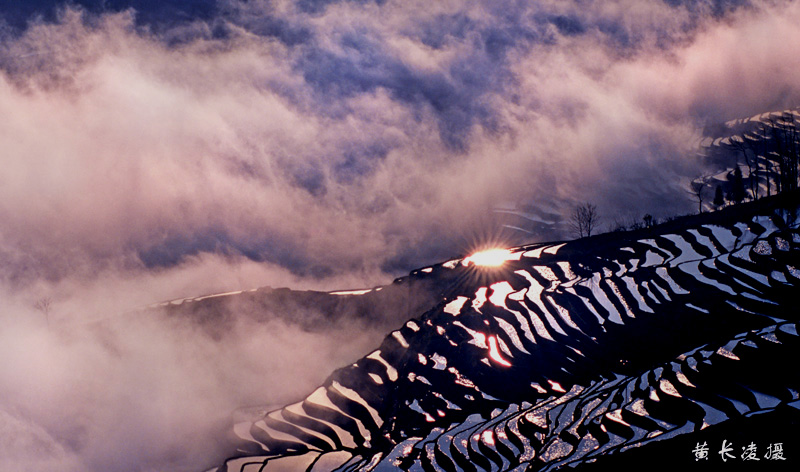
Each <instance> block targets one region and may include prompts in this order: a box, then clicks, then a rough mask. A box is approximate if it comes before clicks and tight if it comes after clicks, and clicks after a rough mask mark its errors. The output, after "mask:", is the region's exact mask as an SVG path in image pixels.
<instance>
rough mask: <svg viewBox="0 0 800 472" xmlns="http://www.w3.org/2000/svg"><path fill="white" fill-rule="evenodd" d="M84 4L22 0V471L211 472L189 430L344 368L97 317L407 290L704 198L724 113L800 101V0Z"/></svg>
mask: <svg viewBox="0 0 800 472" xmlns="http://www.w3.org/2000/svg"><path fill="white" fill-rule="evenodd" d="M60 3H61V2H57V1H44V0H40V1H30V2H0V5H2V8H0V38H1V39H2V40H1V41H0V114H1V115H2V117H3V121H2V125H0V156H2V157H1V159H2V167H0V300H2V301H0V310H2V312H1V314H2V317H0V323H2V324H1V325H0V326H2V327H3V329H4V330H5V331H0V333H2V334H0V358H4V359H11V361H4V362H3V367H2V369H0V394H2V395H0V397H1V398H3V400H2V402H3V403H0V456H5V455H6V453H7V451H13V450H22V451H23V452H21V453H19V454H18V456H19V464H21V465H20V470H34V469H36V470H39V469H38V465H41V464H39V463H36V464H34V465H30V464H33V462H32V461H34V459H33V458H34V457H36V455H35V454H30V455H29V454H27V453H25V452H24V451H26V450H28V449H31V448H33V449H31V450H34V451H35V450H37V449H36V447H38V446H35V444H39V442H36V441H41V444H45V445H46V448H47V450H48V451H49V452H48V453H47V454H44V455H42V457H45V459H42V460H51V459H52V460H53V461H56V462H58V463H60V464H61V465H62V467H61V469H60V470H67V471H72V470H75V471H77V470H98V471H99V470H109V469H108V468H107V467H108V466H109V464H115V466H116V468H115V470H160V469H159V466H158V464H162V465H161V467H163V464H167V463H168V464H171V465H170V467H172V469H171V470H192V467H198V464H203V461H204V460H206V459H207V458H208V456H209V453H205V455H203V454H200V456H195V455H194V453H195V452H196V448H197V447H196V445H195V446H190V445H188V444H189V443H179V444H177V445H175V446H174V447H173V446H172V443H169V441H164V440H163V439H164V438H171V437H172V436H173V434H174V429H172V428H174V425H175V424H176V423H181V422H183V421H185V422H186V423H187V424H186V427H187V428H190V429H191V427H192V425H199V426H198V427H197V428H196V429H197V430H199V431H206V430H207V429H209V428H210V427H211V426H209V425H212V424H213V425H217V423H218V422H219V421H221V420H220V418H224V417H226V416H225V414H226V413H223V414H222V415H221V416H218V417H215V418H212V419H208V420H207V421H206V422H204V420H203V417H205V416H204V415H208V414H211V412H218V411H221V410H225V409H226V408H229V407H230V408H235V407H236V406H240V405H241V404H242V402H246V401H259V398H260V395H259V393H258V392H256V390H260V389H263V392H265V393H264V395H263V396H264V397H265V398H266V397H269V398H272V399H273V400H275V401H278V400H277V399H280V401H284V400H285V399H286V398H288V397H289V396H291V395H292V394H297V393H298V392H302V391H304V389H307V388H308V386H309V385H313V384H314V382H318V381H319V379H321V378H324V375H325V373H326V372H327V370H328V367H329V364H325V365H324V366H316V367H309V371H311V372H308V373H307V374H308V375H307V376H306V372H301V373H298V374H297V376H299V377H301V378H300V379H298V380H297V381H295V380H294V379H291V378H289V379H288V380H286V381H280V382H276V381H275V380H274V379H276V378H283V377H281V376H283V375H286V374H288V373H289V372H293V370H292V369H290V368H288V367H287V364H286V362H284V361H283V360H279V361H276V362H271V361H269V359H267V358H265V356H264V355H263V353H262V352H260V351H259V350H258V349H256V347H254V346H256V345H261V346H270V349H271V350H272V351H270V352H272V353H273V354H274V355H276V356H278V359H283V358H281V357H280V356H279V355H278V354H277V353H283V355H285V356H286V358H287V359H294V358H295V357H293V356H295V354H292V355H289V354H290V353H294V352H295V351H294V350H296V351H297V353H298V354H297V355H301V354H299V353H301V352H304V351H302V349H300V347H301V346H304V345H306V344H307V343H314V344H315V345H322V346H325V347H323V348H322V349H323V350H324V349H330V350H335V349H336V342H330V339H328V342H325V341H324V340H323V339H321V338H319V336H317V335H316V334H310V333H304V332H299V331H297V329H296V328H293V327H291V326H283V325H281V326H278V325H275V326H269V327H265V326H260V327H253V328H252V329H244V328H242V329H243V330H242V333H247V334H248V336H240V335H239V334H238V333H231V335H230V336H231V337H230V339H226V340H224V342H217V341H209V340H206V339H204V338H203V337H202V336H203V335H202V334H198V333H197V332H195V330H193V328H191V326H189V327H187V326H182V325H180V324H175V323H172V324H165V323H164V322H163V320H161V319H160V318H159V317H158V316H156V315H154V316H153V317H152V318H148V319H147V320H140V321H133V320H129V319H125V318H119V319H116V321H114V322H109V323H108V324H107V325H104V326H105V328H103V329H107V330H108V333H112V334H113V335H112V334H108V333H106V334H103V333H104V332H98V330H97V329H95V328H94V327H92V328H87V327H86V326H88V325H86V324H85V323H86V322H87V320H89V319H97V318H105V317H108V316H110V315H111V314H116V313H120V312H124V311H126V310H129V309H130V308H132V307H136V306H141V305H146V304H149V303H153V302H156V301H160V300H166V299H171V298H179V297H185V296H196V295H202V294H206V293H214V292H221V291H226V290H235V289H248V288H254V287H258V286H263V285H272V286H290V287H296V288H322V289H334V288H357V287H361V286H372V285H376V284H380V283H386V282H388V281H390V280H391V279H392V278H393V277H395V276H398V275H402V274H405V273H407V272H408V270H410V269H413V268H415V267H419V266H422V265H425V264H430V263H436V262H441V261H442V260H444V259H446V258H448V257H453V256H456V255H459V254H461V253H463V252H464V251H468V250H469V249H470V247H471V246H472V245H474V244H477V243H480V242H482V240H483V239H487V238H490V239H491V238H495V237H498V238H499V237H502V238H505V239H504V241H508V243H509V244H511V243H521V242H523V241H526V240H527V241H529V242H537V241H543V240H551V239H558V238H562V237H568V236H569V234H568V233H567V232H565V231H564V226H563V221H562V219H564V218H565V217H566V216H567V215H568V213H569V211H570V210H571V209H572V208H573V207H574V205H575V204H576V203H579V202H583V201H589V202H593V203H595V204H596V205H597V206H598V209H599V211H600V213H601V215H603V216H604V217H605V218H606V220H605V222H608V223H610V220H611V219H612V218H614V217H619V216H622V217H632V218H640V217H641V216H642V215H643V214H645V213H651V214H653V215H655V216H657V217H661V216H668V215H674V214H678V213H687V212H691V211H692V210H693V209H694V208H695V203H694V202H693V201H692V200H691V196H690V195H689V194H688V193H687V192H686V189H687V186H688V183H689V181H690V180H691V179H692V178H694V177H696V176H697V175H699V174H700V173H701V172H702V171H703V167H702V162H700V161H699V159H698V158H697V156H696V152H697V145H698V143H699V139H700V130H701V129H702V127H703V126H704V125H706V124H710V123H717V122H719V121H725V120H728V119H733V118H739V117H743V116H750V115H753V114H756V113H760V112H763V111H771V110H776V109H783V108H786V107H790V106H791V107H794V106H797V105H798V103H800V82H799V81H798V77H800V56H798V55H797V53H796V49H797V48H796V45H797V44H800V29H798V28H797V25H798V24H800V6H798V5H797V4H796V3H794V2H785V1H780V0H772V1H763V2H762V1H753V2H747V1H721V0H720V1H710V0H709V1H689V0H685V1H680V0H663V1H641V0H628V1H625V0H619V1H590V0H574V1H564V0H550V1H539V2H533V1H489V0H487V1H479V0H475V1H465V0H452V1H448V0H442V1H435V2H432V1H430V0H426V1H416V0H404V1H390V0H385V1H366V0H351V1H334V0H320V1H312V0H300V1H282V0H279V1H267V0H249V1H242V0H218V1H213V0H197V1H167V2H156V1H144V0H143V1H133V0H130V1H121V0H120V1H111V0H107V1H100V0H96V1H90V0H85V1H73V2H71V3H72V5H83V6H84V7H83V8H81V7H71V8H65V7H63V6H61V5H60ZM128 6H131V7H133V8H134V9H138V10H134V9H126V8H127V7H128ZM501 210H511V211H510V212H508V211H501ZM539 220H542V221H539ZM502 225H508V226H517V227H519V228H521V230H508V228H506V229H505V230H504V229H502V228H503V226H502ZM522 230H524V231H522ZM525 231H527V232H525ZM42 297H50V298H52V300H53V308H52V310H51V311H52V312H51V317H52V318H53V321H54V323H55V325H56V326H62V328H60V330H57V329H52V328H51V329H47V328H46V326H44V323H43V321H42V320H41V318H42V317H41V313H39V312H37V311H36V310H35V309H33V304H34V302H35V301H36V300H38V299H40V298H42ZM276 323H277V322H276ZM81 326H83V328H81ZM91 326H96V325H91ZM67 327H69V328H67ZM268 328H269V329H268ZM153 330H158V331H159V333H160V334H159V335H158V336H155V337H152V338H151V335H150V334H148V333H150V332H151V331H153ZM342 330H343V331H342V332H344V328H342ZM287 333H288V334H287ZM340 334H341V333H340ZM370 334H374V333H370ZM250 335H252V336H250ZM256 335H259V336H261V335H263V336H262V337H259V336H256ZM253 336H255V337H253ZM336 336H338V334H332V336H331V338H333V339H334V340H335V339H336ZM143 339H147V343H145V344H143V343H142V340H143ZM181 340H183V341H186V340H188V341H189V342H188V343H186V344H184V342H183V341H181ZM233 341H236V342H233ZM364 343H366V344H364V345H367V344H369V343H368V342H367V341H364ZM151 344H152V345H151ZM198 345H200V346H201V347H197V346H198ZM329 345H330V347H327V346H329ZM354 346H356V347H358V346H360V345H358V344H357V343H355V344H354ZM151 349H153V350H154V352H150V350H151ZM197 349H199V350H200V352H199V354H198V353H197V352H194V351H193V350H197ZM264 349H266V348H264ZM293 349H294V350H293ZM193 353H194V354H196V355H194V354H193ZM270 355H272V354H270ZM348 355H351V354H341V356H339V357H337V356H335V355H331V356H328V357H329V358H330V359H329V362H330V363H331V365H339V364H341V363H342V362H344V361H343V360H342V359H347V356H348ZM151 358H157V359H160V360H161V363H162V365H163V368H162V369H157V370H155V371H153V370H151V369H147V368H146V366H148V365H150V362H151V361H152V360H153V359H151ZM184 359H192V361H191V362H184V361H183V360H184ZM197 359H207V362H200V361H199V360H197ZM242 359H244V360H242ZM237 362H241V363H242V365H243V366H244V367H242V368H241V369H238V367H239V365H238V364H237ZM74 366H80V367H74ZM231 366H234V367H231ZM276 366H283V367H276ZM204 367H205V368H204ZM72 369H75V370H72ZM231 369H238V370H239V373H237V374H235V375H234V374H231V377H230V378H229V379H228V380H229V382H222V381H220V378H221V377H220V376H224V375H227V374H225V373H226V372H230V371H231ZM269 369H272V372H273V374H270V375H274V377H269V375H261V374H263V372H264V371H265V370H269ZM32 372H33V373H32ZM260 373H261V374H260ZM259 375H260V377H259ZM253 377H258V378H260V379H261V380H260V381H258V382H255V383H252V384H251V383H248V382H250V380H248V379H251V378H253ZM265 378H269V379H272V380H269V381H267V380H264V379H265ZM76 379H78V380H76ZM165 379H172V382H174V379H179V381H178V385H180V388H178V389H177V390H176V389H175V388H173V387H174V386H173V384H172V383H169V385H167V384H166V383H165V382H166V380H165ZM98 382H99V383H98ZM244 384H246V385H248V386H247V387H243V386H242V385H244ZM100 385H108V386H110V387H108V388H98V386H100ZM165 385H167V386H165ZM220 385H224V387H220ZM256 386H257V387H256ZM160 387H163V388H160ZM136 388H140V389H142V392H137V391H135V389H136ZM132 389H133V390H132ZM195 391H202V392H204V393H203V395H199V396H198V397H197V401H196V402H195V403H194V404H193V403H191V402H188V403H187V405H186V406H185V410H180V412H178V413H176V414H177V415H178V416H177V418H171V419H165V417H164V414H162V413H163V412H172V411H174V406H175V405H177V404H180V402H179V401H178V400H177V399H180V398H185V397H186V396H187V393H186V392H189V393H191V392H195ZM65 392H66V395H64V393H65ZM148 392H149V394H150V395H151V396H148ZM189 396H191V395H189ZM7 399H8V400H7ZM151 400H152V401H151ZM273 400H270V399H266V400H264V403H269V402H270V401H273ZM44 405H46V406H44ZM130 405H133V406H131V408H133V413H130V411H129V412H128V413H130V414H128V413H122V412H123V411H127V410H125V409H126V408H128V406H130ZM137 405H139V406H138V407H137ZM231 405H232V406H231ZM137 408H140V409H141V410H139V409H137ZM159 412H161V413H159ZM195 421H196V422H197V423H193V422H195ZM112 424H117V425H119V428H120V431H121V432H120V433H119V435H116V436H115V435H114V434H108V433H107V432H108V431H109V428H110V425H112ZM15 428H16V429H15ZM26 428H27V429H26ZM22 430H25V431H27V432H26V433H25V434H27V435H28V436H24V435H21V434H19V431H22ZM122 431H125V432H122ZM145 431H147V433H145ZM78 432H80V434H79V433H78ZM126 434H127V435H128V436H130V437H128V436H126ZM75 435H78V436H80V437H81V438H82V439H74V438H73V436H75ZM81 435H82V436H81ZM23 436H24V437H27V438H29V439H30V441H29V442H30V444H28V443H26V444H27V445H26V446H25V448H20V447H17V446H19V445H18V444H17V446H14V445H13V438H14V437H23ZM65 438H66V439H65ZM70 438H72V439H70ZM131 438H134V439H131ZM9 441H12V442H9ZM124 441H129V442H130V443H131V444H134V446H131V447H135V449H133V450H134V451H135V452H136V454H134V455H137V457H143V459H142V461H139V462H136V463H135V464H129V465H126V467H128V468H127V469H123V468H119V467H120V464H124V463H126V462H125V459H124V458H125V457H126V455H125V451H118V450H117V451H116V452H115V453H114V454H119V455H118V456H114V454H110V453H109V452H108V451H109V450H114V448H115V447H116V445H118V444H121V443H122V442H124ZM198 441H199V439H198ZM165 443H169V444H170V447H169V448H166V446H164V444H165ZM31 444H33V445H31ZM203 444H205V443H200V445H203ZM41 447H45V446H41ZM26 448H28V449H26ZM199 449H202V448H199ZM103 451H105V452H103ZM48 454H49V455H48ZM103 454H110V455H109V456H108V457H107V456H104V455H103ZM48 458H49V459H48ZM115 461H116V462H115ZM26 464H29V465H26ZM154 464H155V465H154ZM181 467H184V468H183V469H181Z"/></svg>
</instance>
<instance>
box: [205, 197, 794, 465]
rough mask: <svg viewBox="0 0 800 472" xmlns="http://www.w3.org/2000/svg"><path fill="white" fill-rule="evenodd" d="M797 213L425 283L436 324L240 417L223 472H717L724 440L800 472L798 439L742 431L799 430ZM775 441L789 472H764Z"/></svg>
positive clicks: (621, 237)
mask: <svg viewBox="0 0 800 472" xmlns="http://www.w3.org/2000/svg"><path fill="white" fill-rule="evenodd" d="M797 209H798V197H797V194H796V193H787V194H784V195H781V196H780V197H773V198H766V199H762V200H759V201H758V202H753V203H750V204H744V205H738V206H735V207H731V208H729V209H726V210H724V211H720V212H716V213H711V214H704V215H699V216H695V217H687V218H684V219H679V220H675V221H673V222H671V223H669V224H667V225H662V226H658V227H655V228H651V229H648V230H642V231H638V232H629V233H613V234H606V235H600V236H597V237H592V238H585V239H581V240H576V241H571V242H566V243H558V244H539V245H532V246H526V247H520V248H515V249H512V250H510V251H508V252H507V253H506V254H505V257H504V259H505V262H504V263H503V264H502V265H499V266H496V267H492V266H478V265H477V264H475V263H474V262H473V259H470V258H466V259H458V260H453V261H448V262H446V263H444V264H440V265H437V266H434V267H429V268H425V269H421V270H419V271H414V272H413V273H412V274H411V275H410V276H409V277H408V278H406V279H403V281H402V282H401V283H398V285H403V284H405V285H406V288H407V290H408V292H407V293H409V294H410V293H414V289H413V287H414V286H417V287H427V288H426V292H427V293H428V294H433V295H431V296H438V297H440V298H439V299H438V300H437V301H436V302H435V303H432V304H431V305H430V306H429V308H430V309H428V310H426V311H423V310H420V311H418V312H417V313H419V314H418V315H417V316H416V317H415V318H413V319H410V320H409V321H407V322H406V323H405V324H403V325H402V327H401V328H400V329H398V330H396V331H393V332H392V333H390V335H389V336H387V337H386V338H385V339H384V340H383V343H382V344H381V345H380V347H379V348H378V349H377V350H375V351H373V352H372V353H370V354H368V355H367V356H365V357H363V358H362V359H360V360H358V361H357V362H355V363H354V364H352V365H350V366H348V367H345V368H343V369H340V370H337V371H336V372H334V373H333V374H332V375H331V376H330V377H329V378H328V380H327V381H326V382H325V383H324V385H322V386H321V387H319V388H318V389H317V390H315V391H314V392H313V393H311V395H309V396H308V397H306V398H305V399H302V400H300V401H299V402H297V403H294V404H291V405H287V406H286V407H284V408H282V409H279V410H275V411H259V412H255V413H254V414H253V415H252V416H251V417H249V418H243V419H242V421H240V422H238V423H237V424H236V425H235V427H234V432H235V433H236V434H237V435H238V437H239V438H240V439H241V442H240V446H239V451H238V452H237V454H238V455H239V456H240V457H237V458H234V459H231V460H229V461H228V462H227V463H226V464H225V465H224V466H223V467H222V468H221V469H220V470H226V471H244V472H250V471H251V470H252V471H256V470H266V471H272V470H315V471H316V470H342V471H344V470H365V471H366V470H376V471H378V470H448V471H449V470H520V471H521V470H554V469H557V468H560V467H563V466H570V467H574V466H582V467H591V466H592V462H594V461H597V465H598V466H599V465H600V463H601V461H603V463H612V462H613V463H614V464H617V465H621V464H622V465H624V464H627V465H632V464H635V460H636V459H637V458H638V459H641V454H639V455H637V454H636V451H645V450H646V449H645V448H651V449H649V450H654V449H652V448H659V449H656V452H658V451H661V452H662V453H665V451H670V452H669V453H670V454H671V455H672V456H674V457H673V459H674V461H673V465H678V466H684V465H686V466H687V467H689V466H691V465H692V464H694V463H695V462H700V460H703V461H708V462H707V463H708V464H711V463H715V464H716V465H723V462H722V456H721V455H720V454H718V453H717V452H718V451H719V448H720V447H721V444H717V442H721V441H718V439H719V438H721V437H723V436H725V435H726V434H727V433H728V432H730V433H731V437H730V438H728V439H727V440H728V441H733V440H734V439H735V440H736V441H735V442H734V443H733V444H734V447H735V448H736V449H735V450H733V453H734V454H735V458H736V462H738V463H739V465H741V464H742V463H744V459H743V457H744V456H743V454H744V453H746V452H747V451H745V450H744V449H743V448H744V447H745V446H748V444H743V443H742V441H743V438H746V437H751V438H752V441H753V442H754V444H755V447H757V448H759V451H760V453H759V455H760V456H761V464H760V469H759V470H761V469H767V470H768V469H769V468H770V467H773V466H781V467H782V466H785V465H786V464H788V463H791V464H794V465H795V466H796V464H797V463H796V462H791V461H792V457H791V455H790V453H791V452H796V451H797V449H796V448H795V450H794V451H791V449H790V448H791V447H795V446H800V445H798V444H797V441H796V438H797V436H796V434H794V435H791V436H786V437H780V436H763V434H764V431H761V430H758V431H752V430H750V429H749V428H753V427H755V426H754V425H759V424H762V423H764V422H766V423H769V424H775V425H776V428H778V430H776V431H777V432H781V431H792V430H793V429H794V426H795V425H796V424H797V410H798V408H800V393H799V392H800V370H798V369H797V365H796V362H797V361H796V360H797V359H798V354H800V341H799V340H798V339H799V338H798V332H797V323H798V322H799V321H800V312H798V310H797V309H796V300H797V295H798V293H799V292H798V287H799V286H800V270H799V269H798V268H800V230H799V229H798V218H797ZM412 298H413V297H408V300H411V299H412ZM759 422H761V423H759ZM726 425H730V426H731V428H732V429H731V430H727V429H725V428H726ZM759 427H760V426H759ZM780 428H783V429H780ZM744 433H750V434H749V436H748V434H744ZM743 434H744V435H743ZM765 437H768V438H771V440H772V442H771V443H769V444H768V443H767V442H765V440H764V439H763V438H765ZM687 438H691V439H689V440H688V443H692V442H697V441H698V440H701V439H702V440H703V441H706V442H708V447H709V449H710V452H709V454H708V459H703V458H702V457H700V453H699V452H698V453H697V454H698V456H697V457H698V458H699V460H697V461H696V460H695V459H696V456H695V454H694V453H693V450H692V449H693V448H694V446H695V444H692V448H690V449H688V450H684V449H685V448H686V444H688V443H687ZM695 439H697V440H695ZM779 439H781V440H779ZM759 441H760V442H759ZM779 442H780V443H781V446H782V447H784V450H783V451H785V452H782V453H781V455H782V456H787V457H788V461H789V462H787V461H786V460H773V459H775V458H777V457H778V455H779V454H777V453H775V454H774V455H775V457H773V458H770V459H767V458H765V457H763V456H764V454H765V453H766V452H767V448H768V447H769V448H774V447H776V446H775V444H777V443H779ZM672 444H675V448H672V447H671V446H670V445H672ZM771 450H772V449H771ZM785 458H786V457H785ZM614 461H615V462H614ZM733 462H734V461H733V460H727V461H726V462H725V465H726V467H727V466H730V465H731V464H733ZM704 463H705V462H704ZM639 465H641V464H639ZM645 465H647V464H645Z"/></svg>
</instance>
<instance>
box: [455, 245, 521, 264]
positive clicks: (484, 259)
mask: <svg viewBox="0 0 800 472" xmlns="http://www.w3.org/2000/svg"><path fill="white" fill-rule="evenodd" d="M513 258H514V257H513V256H512V253H511V250H510V249H500V248H494V249H486V250H485V251H478V252H476V253H474V254H472V255H471V256H469V257H467V258H466V259H464V261H463V262H462V264H464V265H465V266H468V265H469V264H475V265H476V266H481V267H499V266H501V265H503V264H504V263H505V262H506V261H508V260H511V259H513Z"/></svg>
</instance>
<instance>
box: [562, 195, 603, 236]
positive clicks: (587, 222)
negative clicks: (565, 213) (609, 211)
mask: <svg viewBox="0 0 800 472" xmlns="http://www.w3.org/2000/svg"><path fill="white" fill-rule="evenodd" d="M569 221H570V223H569V226H570V229H571V230H572V233H573V234H574V235H575V236H576V237H579V238H583V237H586V236H591V235H592V231H594V230H595V229H596V228H597V225H598V224H599V222H600V215H599V214H598V213H597V207H596V206H595V205H592V204H591V203H584V204H582V205H578V206H577V207H576V208H575V211H573V212H572V215H570V219H569Z"/></svg>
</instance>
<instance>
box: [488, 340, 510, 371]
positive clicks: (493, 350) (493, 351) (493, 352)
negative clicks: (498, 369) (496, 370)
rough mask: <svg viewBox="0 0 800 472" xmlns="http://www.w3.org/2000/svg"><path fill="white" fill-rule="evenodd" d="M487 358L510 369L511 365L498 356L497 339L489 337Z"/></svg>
mask: <svg viewBox="0 0 800 472" xmlns="http://www.w3.org/2000/svg"><path fill="white" fill-rule="evenodd" d="M489 357H491V358H492V360H493V361H495V362H497V363H498V364H500V365H502V366H506V367H511V363H510V362H508V361H507V360H505V359H503V356H501V355H500V350H499V349H497V338H496V337H494V336H489Z"/></svg>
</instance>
